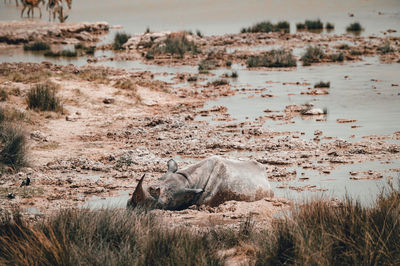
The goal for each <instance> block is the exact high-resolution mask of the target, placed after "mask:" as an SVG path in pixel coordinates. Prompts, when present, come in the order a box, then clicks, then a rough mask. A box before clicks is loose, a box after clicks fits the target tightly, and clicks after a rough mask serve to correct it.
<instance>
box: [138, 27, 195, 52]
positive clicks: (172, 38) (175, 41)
mask: <svg viewBox="0 0 400 266" xmlns="http://www.w3.org/2000/svg"><path fill="white" fill-rule="evenodd" d="M187 52H191V53H193V54H197V53H199V52H200V51H199V49H198V47H197V45H196V44H195V43H194V42H193V41H189V40H188V39H187V37H186V33H185V32H180V33H172V34H169V35H168V36H167V38H166V39H165V40H164V41H161V42H160V43H156V44H155V45H154V46H153V47H152V48H151V49H150V50H149V51H148V52H147V56H146V58H147V57H148V56H149V54H150V55H151V56H152V57H153V58H154V55H157V54H171V55H178V56H179V58H183V57H184V55H185V53H187Z"/></svg>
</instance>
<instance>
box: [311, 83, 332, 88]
mask: <svg viewBox="0 0 400 266" xmlns="http://www.w3.org/2000/svg"><path fill="white" fill-rule="evenodd" d="M330 87H331V82H330V81H327V82H324V81H320V82H318V83H315V84H314V88H330Z"/></svg>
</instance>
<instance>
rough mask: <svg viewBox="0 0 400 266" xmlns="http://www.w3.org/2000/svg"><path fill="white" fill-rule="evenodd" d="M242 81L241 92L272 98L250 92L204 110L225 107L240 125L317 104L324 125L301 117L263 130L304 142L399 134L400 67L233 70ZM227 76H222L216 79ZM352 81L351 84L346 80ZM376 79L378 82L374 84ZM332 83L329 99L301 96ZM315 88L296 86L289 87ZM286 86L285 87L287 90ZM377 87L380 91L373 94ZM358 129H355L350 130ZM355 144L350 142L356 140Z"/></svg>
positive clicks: (373, 62) (372, 63)
mask: <svg viewBox="0 0 400 266" xmlns="http://www.w3.org/2000/svg"><path fill="white" fill-rule="evenodd" d="M235 68H236V70H237V72H238V74H239V77H238V78H237V79H236V80H232V82H231V84H232V85H233V86H235V87H236V88H253V89H254V88H258V89H261V88H266V89H267V90H266V91H264V92H262V93H261V94H266V93H267V94H272V95H273V96H274V97H272V98H262V97H261V96H260V94H255V93H254V92H246V93H244V94H237V95H234V96H232V97H223V98H219V99H217V100H215V101H209V102H208V103H207V104H206V105H205V107H204V108H205V109H208V108H211V107H212V106H218V105H223V106H226V107H227V108H228V113H229V114H230V115H231V117H233V118H235V119H237V120H238V121H245V120H250V121H252V120H254V119H256V118H257V117H260V116H263V115H266V114H265V113H264V110H266V109H270V110H274V111H282V110H283V109H284V108H285V106H287V105H291V104H296V105H302V104H304V103H313V104H314V106H315V107H316V108H321V109H322V108H327V109H328V115H327V116H326V121H325V122H317V121H316V120H315V118H314V117H307V119H306V117H297V118H294V119H293V121H294V123H292V124H282V122H283V121H273V120H271V119H270V120H267V121H266V122H265V124H264V127H266V128H268V129H271V130H274V131H299V132H305V137H307V138H308V139H311V138H313V137H314V131H315V130H322V131H323V136H330V137H337V138H343V139H346V140H360V139H361V138H362V137H363V136H369V135H372V134H379V135H385V134H392V133H394V132H396V131H398V130H400V128H399V125H398V121H400V95H398V93H399V92H400V91H399V87H397V86H392V84H399V83H400V76H399V75H398V73H399V71H400V64H398V63H394V64H381V63H379V61H378V59H377V58H365V59H364V61H361V62H356V63H344V64H329V65H319V66H311V67H302V66H298V69H297V70H295V71H278V70H274V71H263V70H246V69H243V68H241V67H240V66H236V67H233V69H235ZM224 72H227V71H226V70H217V71H215V72H214V73H216V74H217V76H219V75H221V74H222V73H224ZM345 76H348V78H345ZM372 79H375V80H378V81H372ZM321 80H322V81H330V83H331V87H330V88H329V89H327V90H328V91H329V94H328V95H320V96H315V95H301V94H300V93H301V92H305V91H307V90H308V89H307V88H310V87H311V88H313V86H314V84H315V83H317V82H319V81H321ZM296 82H299V83H310V85H291V84H288V83H296ZM284 83H285V84H284ZM373 86H375V87H376V89H374V88H373ZM339 118H345V119H354V120H357V121H356V122H354V123H343V124H340V123H337V121H336V120H337V119H339ZM352 125H354V126H359V127H357V128H351V126H352ZM353 135H354V137H352V138H350V136H353Z"/></svg>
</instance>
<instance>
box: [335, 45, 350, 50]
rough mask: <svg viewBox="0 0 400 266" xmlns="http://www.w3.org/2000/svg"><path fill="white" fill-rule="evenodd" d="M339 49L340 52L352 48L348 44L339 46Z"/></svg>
mask: <svg viewBox="0 0 400 266" xmlns="http://www.w3.org/2000/svg"><path fill="white" fill-rule="evenodd" d="M337 48H338V49H340V50H349V49H350V46H349V45H348V44H346V43H343V44H340V45H339V46H337Z"/></svg>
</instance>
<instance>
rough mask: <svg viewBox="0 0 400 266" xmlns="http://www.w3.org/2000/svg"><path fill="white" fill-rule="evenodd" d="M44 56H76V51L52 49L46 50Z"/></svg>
mask: <svg viewBox="0 0 400 266" xmlns="http://www.w3.org/2000/svg"><path fill="white" fill-rule="evenodd" d="M44 56H49V57H60V56H64V57H76V56H78V53H77V52H76V51H71V50H62V51H58V52H55V51H52V50H48V51H46V52H45V53H44Z"/></svg>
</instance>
